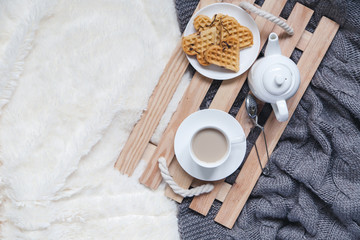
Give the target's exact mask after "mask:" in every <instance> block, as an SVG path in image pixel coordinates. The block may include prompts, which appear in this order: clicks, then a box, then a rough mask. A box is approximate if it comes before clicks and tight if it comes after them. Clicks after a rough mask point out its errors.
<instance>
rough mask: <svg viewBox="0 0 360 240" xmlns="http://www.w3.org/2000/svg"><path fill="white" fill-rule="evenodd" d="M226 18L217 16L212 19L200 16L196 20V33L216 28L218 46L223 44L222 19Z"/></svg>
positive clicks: (221, 15)
mask: <svg viewBox="0 0 360 240" xmlns="http://www.w3.org/2000/svg"><path fill="white" fill-rule="evenodd" d="M223 17H225V15H224V14H221V13H219V14H215V15H214V16H213V18H212V19H210V18H209V17H208V16H205V15H198V16H197V17H196V18H195V19H194V28H195V29H196V31H203V30H205V29H208V28H211V27H216V44H220V42H221V31H222V27H221V21H222V18H223Z"/></svg>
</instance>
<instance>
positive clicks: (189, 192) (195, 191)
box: [158, 157, 214, 197]
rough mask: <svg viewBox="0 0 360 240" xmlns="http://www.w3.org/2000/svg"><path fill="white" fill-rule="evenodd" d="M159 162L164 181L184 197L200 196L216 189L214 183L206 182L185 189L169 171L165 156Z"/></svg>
mask: <svg viewBox="0 0 360 240" xmlns="http://www.w3.org/2000/svg"><path fill="white" fill-rule="evenodd" d="M158 162H159V168H160V173H161V176H162V177H163V179H164V181H165V182H166V183H167V184H168V185H169V186H170V187H171V189H172V190H173V191H174V192H175V193H176V194H179V195H180V196H182V197H193V196H198V195H200V194H203V193H208V192H211V191H212V190H213V189H214V185H212V184H204V185H201V186H198V187H195V188H191V189H184V188H182V187H180V186H179V185H178V184H177V183H176V182H175V181H174V179H173V178H172V177H171V175H170V173H169V169H168V167H167V165H166V160H165V158H163V157H161V158H159V160H158Z"/></svg>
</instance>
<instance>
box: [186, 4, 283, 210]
mask: <svg viewBox="0 0 360 240" xmlns="http://www.w3.org/2000/svg"><path fill="white" fill-rule="evenodd" d="M285 3H286V0H281V1H279V0H267V1H265V3H264V4H263V6H262V10H265V11H267V12H270V13H272V14H273V15H275V16H278V15H280V13H281V10H282V9H283V7H284V6H285ZM255 22H256V24H257V25H258V27H259V31H260V50H261V49H262V47H263V46H264V44H265V42H266V40H267V37H268V36H269V34H270V33H271V31H273V29H274V23H272V22H270V21H264V18H262V17H256V19H255ZM242 78H243V80H244V81H245V80H246V78H247V72H246V73H244V74H243V76H242ZM244 81H242V82H241V86H240V88H238V89H237V88H236V91H237V92H236V95H237V94H238V92H239V91H240V89H241V87H242V84H243V83H244ZM233 85H234V84H233ZM238 85H240V84H238ZM220 88H221V86H220ZM219 90H220V89H219ZM226 91H227V92H226ZM229 92H230V93H231V91H230V89H229V86H226V87H225V88H224V91H223V92H220V93H222V95H219V96H220V97H218V98H217V99H218V102H223V101H224V102H225V101H227V95H226V94H229ZM216 95H218V93H216ZM216 95H215V97H216ZM214 100H215V98H214ZM234 100H235V98H234ZM232 103H233V102H231V104H232ZM245 136H247V135H245ZM220 189H221V182H218V183H216V184H215V185H214V190H213V191H212V192H210V193H207V194H203V195H200V196H197V197H195V198H194V199H193V200H192V202H191V204H190V208H191V209H192V210H194V211H196V212H198V213H200V214H202V215H207V214H208V212H209V210H210V208H211V206H212V203H213V202H214V200H215V198H216V196H217V194H218V192H219V191H220Z"/></svg>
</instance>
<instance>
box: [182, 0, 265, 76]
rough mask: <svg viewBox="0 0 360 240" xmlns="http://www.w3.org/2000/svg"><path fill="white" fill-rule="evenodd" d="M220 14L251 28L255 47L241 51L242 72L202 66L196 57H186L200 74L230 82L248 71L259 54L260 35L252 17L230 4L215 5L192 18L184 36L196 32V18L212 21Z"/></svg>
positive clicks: (205, 8) (213, 66) (214, 66)
mask: <svg viewBox="0 0 360 240" xmlns="http://www.w3.org/2000/svg"><path fill="white" fill-rule="evenodd" d="M218 13H222V14H226V15H229V16H231V17H234V18H235V19H236V20H237V21H238V22H239V23H240V24H241V25H243V26H245V27H247V28H249V29H250V31H251V32H252V34H253V37H254V45H253V46H252V47H249V48H246V49H243V50H241V51H240V70H239V71H238V72H233V71H231V70H228V69H225V68H222V67H219V66H216V65H213V64H211V65H209V66H202V65H201V64H200V63H199V62H198V61H197V60H196V56H189V55H187V54H186V56H187V58H188V59H189V62H190V64H191V65H192V66H193V67H194V68H195V70H196V71H198V72H199V73H200V74H202V75H204V76H205V77H208V78H211V79H217V80H228V79H232V78H234V77H237V76H239V75H241V74H242V73H244V72H245V71H246V70H248V69H249V68H250V66H251V65H252V64H253V63H254V61H255V60H256V58H257V56H258V54H259V48H260V33H259V29H258V27H257V25H256V23H255V22H254V20H253V19H252V17H251V16H250V15H249V14H248V13H247V12H245V11H244V10H243V9H242V8H240V7H238V6H235V5H234V4H229V3H214V4H211V5H209V6H207V7H204V8H202V9H201V10H199V11H198V12H197V13H196V14H195V15H193V16H192V18H191V19H190V21H189V23H188V24H187V26H186V28H185V31H184V36H188V35H190V34H192V33H195V32H196V30H195V28H194V25H193V22H194V19H195V17H196V16H198V15H199V14H202V15H206V16H208V17H210V19H212V17H213V16H214V15H215V14H218Z"/></svg>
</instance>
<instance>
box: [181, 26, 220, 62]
mask: <svg viewBox="0 0 360 240" xmlns="http://www.w3.org/2000/svg"><path fill="white" fill-rule="evenodd" d="M215 35H216V27H212V28H209V29H206V30H204V31H201V32H196V33H193V34H190V35H189V36H186V37H183V38H182V41H181V45H182V48H183V50H184V52H185V53H186V54H189V55H196V57H197V60H198V61H199V63H200V64H201V65H204V66H207V65H209V63H208V62H207V61H206V60H205V57H204V52H205V51H206V50H207V49H208V48H209V47H210V46H212V45H214V44H215Z"/></svg>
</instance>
